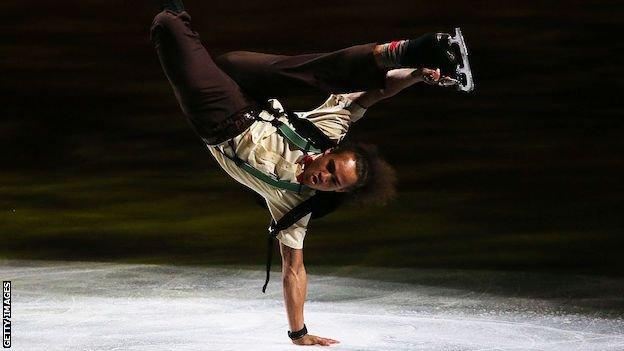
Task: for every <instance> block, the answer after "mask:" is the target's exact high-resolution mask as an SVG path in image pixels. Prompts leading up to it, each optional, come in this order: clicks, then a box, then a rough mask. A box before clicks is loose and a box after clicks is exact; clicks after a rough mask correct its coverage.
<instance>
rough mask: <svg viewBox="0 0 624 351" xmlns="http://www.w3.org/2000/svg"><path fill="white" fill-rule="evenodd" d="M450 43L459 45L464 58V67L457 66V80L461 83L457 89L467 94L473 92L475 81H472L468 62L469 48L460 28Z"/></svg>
mask: <svg viewBox="0 0 624 351" xmlns="http://www.w3.org/2000/svg"><path fill="white" fill-rule="evenodd" d="M449 41H450V44H451V45H453V44H457V46H458V47H459V52H460V53H461V56H462V66H461V67H460V66H457V68H456V74H457V78H458V79H457V80H458V81H459V84H458V85H457V89H458V90H462V91H465V92H470V91H473V90H474V80H473V79H472V70H471V69H470V63H469V62H468V47H467V46H466V42H465V41H464V36H463V35H462V32H461V30H460V29H459V28H455V35H454V36H452V37H451V38H450V39H449Z"/></svg>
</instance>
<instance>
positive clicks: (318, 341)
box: [292, 334, 340, 346]
mask: <svg viewBox="0 0 624 351" xmlns="http://www.w3.org/2000/svg"><path fill="white" fill-rule="evenodd" d="M292 342H293V344H296V345H322V346H329V345H331V344H337V343H339V342H340V341H338V340H334V339H329V338H322V337H320V336H316V335H310V334H306V335H304V336H302V337H301V338H299V339H297V340H293V341H292Z"/></svg>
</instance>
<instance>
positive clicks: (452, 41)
mask: <svg viewBox="0 0 624 351" xmlns="http://www.w3.org/2000/svg"><path fill="white" fill-rule="evenodd" d="M401 66H403V67H417V68H423V67H426V68H439V69H440V73H441V76H442V77H441V78H440V79H439V80H437V81H433V80H431V79H425V81H426V82H427V83H429V84H433V85H438V86H443V87H453V86H454V87H456V89H457V90H461V91H465V92H469V91H472V90H473V89H474V81H473V79H472V71H471V70H470V63H469V62H468V48H467V46H466V42H465V40H464V36H463V35H462V33H461V30H460V29H459V28H455V35H452V36H451V35H450V34H448V33H429V34H425V35H423V36H421V37H419V38H417V39H414V40H410V41H409V43H408V45H407V48H406V52H405V55H404V56H403V59H402V60H401Z"/></svg>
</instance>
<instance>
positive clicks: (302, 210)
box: [262, 195, 317, 293]
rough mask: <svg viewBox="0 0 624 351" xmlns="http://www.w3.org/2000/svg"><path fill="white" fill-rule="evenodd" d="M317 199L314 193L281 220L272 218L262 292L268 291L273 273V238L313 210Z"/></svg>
mask: <svg viewBox="0 0 624 351" xmlns="http://www.w3.org/2000/svg"><path fill="white" fill-rule="evenodd" d="M316 201H317V195H313V196H312V197H310V198H309V199H307V200H305V201H303V202H302V203H300V204H299V205H297V206H295V207H294V208H293V209H292V210H290V211H288V212H287V213H286V214H285V215H283V216H282V218H280V219H279V221H277V222H275V221H274V220H273V219H271V224H270V225H269V235H268V243H267V244H268V246H267V262H266V279H265V281H264V286H262V292H263V293H264V292H265V291H266V287H267V285H268V284H269V279H270V275H271V261H272V259H273V240H274V238H275V237H276V236H277V234H279V232H280V231H281V230H284V229H286V228H288V227H290V226H291V225H293V224H295V223H296V222H297V221H299V220H300V219H301V218H303V217H305V216H306V215H307V214H308V213H310V212H312V209H313V208H314V204H315V202H316Z"/></svg>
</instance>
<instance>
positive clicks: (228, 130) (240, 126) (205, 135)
mask: <svg viewBox="0 0 624 351" xmlns="http://www.w3.org/2000/svg"><path fill="white" fill-rule="evenodd" d="M261 111H262V109H261V108H259V107H258V105H250V106H248V107H245V108H244V109H242V110H240V111H238V112H236V113H235V114H233V115H232V116H230V117H229V118H226V119H224V120H223V121H221V122H218V123H216V124H215V125H214V126H211V127H210V128H201V129H202V131H201V133H200V134H201V137H202V139H203V140H204V142H205V143H206V144H208V145H218V144H221V143H223V142H225V141H227V140H229V139H232V138H235V137H237V136H238V135H240V134H241V133H242V132H244V131H245V130H246V129H247V128H249V127H250V126H251V125H252V124H253V123H254V122H255V121H256V120H257V116H258V115H259V114H260V112H261Z"/></svg>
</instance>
